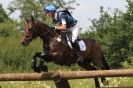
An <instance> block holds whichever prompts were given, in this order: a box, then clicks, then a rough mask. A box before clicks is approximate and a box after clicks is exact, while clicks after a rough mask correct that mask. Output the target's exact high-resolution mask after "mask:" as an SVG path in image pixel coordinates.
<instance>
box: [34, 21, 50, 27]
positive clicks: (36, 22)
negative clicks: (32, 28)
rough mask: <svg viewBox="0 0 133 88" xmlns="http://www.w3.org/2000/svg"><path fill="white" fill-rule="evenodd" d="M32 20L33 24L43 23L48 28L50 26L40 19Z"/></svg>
mask: <svg viewBox="0 0 133 88" xmlns="http://www.w3.org/2000/svg"><path fill="white" fill-rule="evenodd" d="M34 22H35V24H39V25H40V24H41V25H43V26H45V27H47V28H50V26H49V25H47V24H46V23H44V22H43V21H40V20H34Z"/></svg>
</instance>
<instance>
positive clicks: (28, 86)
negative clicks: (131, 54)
mask: <svg viewBox="0 0 133 88" xmlns="http://www.w3.org/2000/svg"><path fill="white" fill-rule="evenodd" d="M107 79H108V80H109V83H110V85H109V86H106V87H120V88H122V87H124V86H133V78H125V77H124V78H121V77H119V78H107ZM69 83H70V86H71V88H95V86H94V81H93V79H78V80H69ZM0 86H1V88H56V87H55V85H54V82H53V81H25V82H24V81H19V82H18V81H9V82H0ZM101 86H103V85H102V84H101Z"/></svg>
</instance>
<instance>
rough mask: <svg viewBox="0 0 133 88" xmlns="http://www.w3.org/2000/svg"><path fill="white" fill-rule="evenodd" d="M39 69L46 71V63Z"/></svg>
mask: <svg viewBox="0 0 133 88" xmlns="http://www.w3.org/2000/svg"><path fill="white" fill-rule="evenodd" d="M40 69H41V71H43V72H48V67H47V66H46V65H45V66H42V67H41V68H40Z"/></svg>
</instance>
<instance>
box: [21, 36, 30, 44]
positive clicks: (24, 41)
mask: <svg viewBox="0 0 133 88" xmlns="http://www.w3.org/2000/svg"><path fill="white" fill-rule="evenodd" d="M29 43H30V39H27V38H25V37H24V38H23V39H22V41H21V45H23V46H28V45H29Z"/></svg>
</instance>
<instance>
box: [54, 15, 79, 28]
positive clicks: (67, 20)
mask: <svg viewBox="0 0 133 88" xmlns="http://www.w3.org/2000/svg"><path fill="white" fill-rule="evenodd" d="M54 20H55V21H56V22H59V23H60V24H66V26H67V28H71V27H73V26H75V25H76V24H77V20H75V19H74V18H73V17H72V16H70V15H69V14H67V13H65V12H57V13H56V14H55V18H54Z"/></svg>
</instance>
